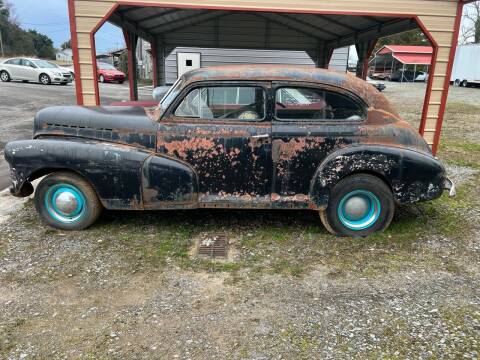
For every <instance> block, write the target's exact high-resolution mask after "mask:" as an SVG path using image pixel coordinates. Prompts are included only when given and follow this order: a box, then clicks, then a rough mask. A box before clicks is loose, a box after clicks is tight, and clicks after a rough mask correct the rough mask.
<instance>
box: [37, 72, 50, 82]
mask: <svg viewBox="0 0 480 360" xmlns="http://www.w3.org/2000/svg"><path fill="white" fill-rule="evenodd" d="M38 80H39V81H40V84H42V85H50V84H51V83H52V79H50V76H48V75H47V74H40V76H39V77H38Z"/></svg>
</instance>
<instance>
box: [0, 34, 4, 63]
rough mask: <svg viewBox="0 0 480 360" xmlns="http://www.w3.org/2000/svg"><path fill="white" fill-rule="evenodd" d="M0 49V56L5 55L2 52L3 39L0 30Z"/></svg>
mask: <svg viewBox="0 0 480 360" xmlns="http://www.w3.org/2000/svg"><path fill="white" fill-rule="evenodd" d="M0 51H1V52H2V57H5V54H4V52H3V39H2V32H1V31H0Z"/></svg>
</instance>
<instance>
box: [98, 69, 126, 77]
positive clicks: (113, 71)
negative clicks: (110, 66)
mask: <svg viewBox="0 0 480 360" xmlns="http://www.w3.org/2000/svg"><path fill="white" fill-rule="evenodd" d="M100 73H102V74H105V75H122V76H125V74H124V73H123V72H121V71H118V70H100Z"/></svg>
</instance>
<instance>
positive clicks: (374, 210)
mask: <svg viewBox="0 0 480 360" xmlns="http://www.w3.org/2000/svg"><path fill="white" fill-rule="evenodd" d="M394 212H395V203H394V200H393V195H392V192H391V190H390V188H389V186H388V185H387V184H385V182H384V181H382V180H381V179H379V178H377V177H375V176H373V175H368V174H358V175H352V176H348V177H346V178H344V179H342V180H341V181H340V182H339V183H338V184H337V185H335V187H334V188H333V190H332V192H331V196H330V201H329V203H328V207H327V209H326V210H323V211H321V212H320V219H321V220H322V223H323V224H324V226H325V228H326V229H327V230H328V231H329V232H330V233H332V234H335V235H340V236H349V237H364V236H368V235H370V234H372V233H374V232H377V231H383V230H385V229H386V228H387V227H388V226H389V225H390V222H391V221H392V218H393V214H394Z"/></svg>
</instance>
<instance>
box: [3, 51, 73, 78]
mask: <svg viewBox="0 0 480 360" xmlns="http://www.w3.org/2000/svg"><path fill="white" fill-rule="evenodd" d="M0 80H2V81H3V82H8V81H11V80H21V81H24V82H28V81H33V82H39V83H41V84H43V85H50V84H55V83H56V84H62V85H66V84H68V83H71V82H72V74H71V73H70V72H69V71H65V70H63V69H60V68H59V67H57V66H56V65H53V64H52V63H50V62H48V61H46V60H40V59H32V58H12V59H8V60H6V61H4V62H3V63H2V64H0Z"/></svg>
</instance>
